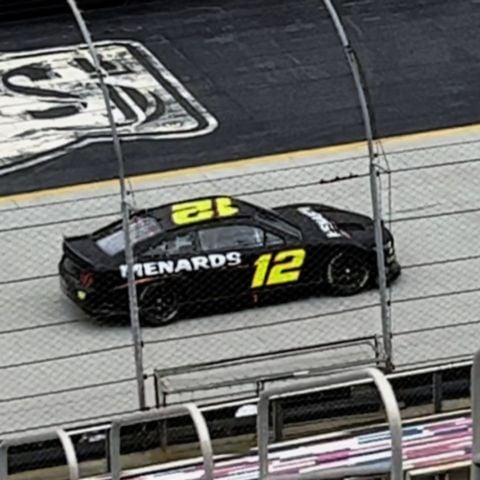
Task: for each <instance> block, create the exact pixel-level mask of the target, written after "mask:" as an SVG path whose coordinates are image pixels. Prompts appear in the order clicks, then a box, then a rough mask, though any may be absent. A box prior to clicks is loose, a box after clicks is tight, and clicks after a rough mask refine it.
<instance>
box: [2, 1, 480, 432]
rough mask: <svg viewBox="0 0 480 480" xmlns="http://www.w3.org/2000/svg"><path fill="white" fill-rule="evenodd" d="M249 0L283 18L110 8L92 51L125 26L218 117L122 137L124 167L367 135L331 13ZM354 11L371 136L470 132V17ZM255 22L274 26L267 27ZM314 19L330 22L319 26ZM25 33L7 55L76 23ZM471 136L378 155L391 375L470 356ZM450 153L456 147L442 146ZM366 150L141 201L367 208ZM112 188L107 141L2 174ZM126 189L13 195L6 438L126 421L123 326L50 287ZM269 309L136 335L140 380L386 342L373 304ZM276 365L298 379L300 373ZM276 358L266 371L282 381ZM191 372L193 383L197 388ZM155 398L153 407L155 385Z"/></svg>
mask: <svg viewBox="0 0 480 480" xmlns="http://www.w3.org/2000/svg"><path fill="white" fill-rule="evenodd" d="M185 5H186V6H185ZM258 5H263V8H270V9H274V2H266V1H265V2H263V3H262V4H259V3H253V2H252V3H242V2H235V6H234V7H229V6H227V5H224V4H223V3H222V4H221V5H219V4H215V5H212V6H211V8H202V10H201V13H202V14H201V15H198V13H199V12H198V10H197V8H196V7H194V6H193V3H192V4H182V7H181V8H180V9H179V8H178V7H174V6H171V8H170V9H169V11H168V12H164V13H158V12H157V13H155V14H152V13H151V12H148V14H147V12H142V11H140V12H137V13H136V15H138V16H137V17H135V16H134V18H133V19H132V13H133V12H132V11H131V10H130V11H125V15H124V16H120V18H118V22H116V28H115V30H113V29H112V28H111V27H107V26H106V18H105V15H104V14H100V13H98V14H95V15H93V16H92V18H91V23H92V26H93V29H94V33H95V32H96V33H97V35H96V38H98V39H102V38H107V37H108V38H125V35H126V34H127V33H128V36H129V37H130V38H131V37H133V38H137V39H139V38H140V39H141V40H143V41H144V42H145V43H146V44H147V45H148V47H149V48H150V49H151V50H153V51H155V52H160V51H161V58H162V61H164V62H165V64H167V65H168V67H169V68H170V69H171V70H172V71H173V72H174V73H175V74H176V75H177V76H178V77H179V78H180V79H181V81H182V82H183V83H184V84H185V85H187V86H188V88H189V90H190V91H191V92H193V94H194V96H195V98H197V99H199V100H200V101H201V103H202V104H203V105H205V106H206V107H207V109H208V110H209V111H210V112H212V113H213V114H214V115H215V117H216V118H217V119H218V122H219V127H218V129H217V130H216V131H215V132H214V133H212V134H210V135H208V136H205V137H201V138H197V139H194V140H184V141H176V142H173V141H172V142H169V141H162V142H135V144H133V143H132V144H129V143H126V144H125V153H126V157H127V158H128V159H134V161H131V162H129V163H128V168H129V172H130V173H143V172H151V171H159V170H171V169H177V168H181V167H186V166H192V165H194V166H195V165H199V164H209V163H215V162H220V161H224V160H227V159H236V158H242V157H247V156H253V155H258V154H262V153H272V152H278V151H290V150H295V149H298V148H305V147H313V146H318V145H328V144H332V143H339V142H344V141H349V140H353V139H356V138H359V137H360V136H361V135H362V128H361V124H360V119H359V114H358V109H357V106H356V103H355V101H354V99H353V97H352V95H351V93H352V91H351V84H350V83H349V81H348V80H347V78H348V77H347V76H346V68H345V65H344V64H343V63H342V61H343V59H342V60H340V58H341V56H340V54H341V52H340V51H339V49H338V46H335V45H336V43H335V42H336V38H335V37H334V36H333V32H332V30H331V26H328V27H327V25H329V23H328V22H327V20H326V18H325V16H322V15H318V17H317V15H316V13H317V9H316V5H317V4H316V2H313V1H312V2H296V3H295V4H294V6H293V7H292V6H289V8H288V10H287V7H286V6H284V7H282V6H278V5H277V4H276V7H275V9H274V10H275V11H274V12H272V13H271V14H270V15H265V14H264V15H261V12H260V10H259V7H258ZM358 5H360V4H358ZM362 5H363V7H362V8H361V9H360V7H358V8H357V4H356V3H353V4H348V5H347V4H345V5H343V8H344V10H345V13H346V14H347V16H348V18H349V20H348V25H349V27H350V33H351V35H352V36H354V37H355V41H356V44H358V50H359V54H360V56H361V57H362V58H363V59H364V63H365V67H366V70H367V72H368V75H369V85H370V88H371V96H372V102H373V104H374V106H375V111H376V120H377V128H378V132H379V134H381V135H382V136H384V135H387V134H390V133H400V132H406V131H418V130H427V129H430V128H432V127H440V126H450V125H457V124H466V123H473V122H476V121H477V120H478V113H479V106H478V102H476V101H475V99H476V98H477V93H476V91H477V90H476V78H477V77H478V75H477V73H478V72H477V71H476V69H477V68H478V67H477V62H476V58H475V56H476V53H475V49H474V48H473V46H474V41H475V34H474V32H475V28H474V26H475V25H476V24H478V16H479V14H478V10H477V9H478V4H475V3H473V2H472V3H470V2H466V1H465V2H463V1H460V2H455V3H453V2H446V1H445V2H433V1H432V2H422V3H421V5H417V6H418V7H419V10H416V9H413V7H409V6H407V5H406V4H403V3H399V2H395V3H394V2H372V3H362ZM408 5H410V4H408ZM229 9H232V10H229ZM419 11H420V12H421V15H419V14H418V12H419ZM366 12H368V13H366ZM147 16H148V21H147V20H146V18H147ZM259 17H260V18H261V19H262V20H261V21H262V22H265V23H267V27H268V28H267V27H266V28H265V29H262V28H258V27H259V24H258V22H259ZM188 19H190V21H187V20H188ZM317 21H318V22H324V23H322V24H321V25H320V27H319V25H318V24H317V23H316V22H317ZM207 23H208V25H209V28H205V25H206V24H207ZM102 25H103V26H102ZM179 25H181V26H182V28H180V27H179ZM322 25H323V26H325V28H321V26H322ZM160 26H161V27H162V28H161V29H160ZM122 29H123V30H122ZM242 29H244V30H242ZM327 30H328V33H327ZM20 31H21V29H19V28H18V25H17V26H12V27H8V28H7V27H6V28H4V29H2V32H1V33H0V42H1V43H2V45H3V47H2V50H12V51H16V50H23V49H33V48H39V47H42V46H45V47H47V46H48V47H51V46H55V45H59V43H61V42H63V43H69V42H71V43H75V42H77V41H78V38H76V37H75V38H74V35H75V34H74V31H75V30H74V28H73V26H71V25H68V24H67V23H66V22H57V21H53V20H52V21H47V22H42V23H41V24H40V23H39V24H34V23H32V24H31V25H29V26H28V31H29V35H25V34H22V33H20ZM22 31H23V30H22ZM160 31H161V34H160V33H159V32H160ZM46 32H47V33H46ZM48 32H52V33H51V34H48ZM262 32H263V33H262ZM239 40H241V41H239ZM319 45H322V46H325V45H328V48H326V47H325V48H323V49H320V48H319ZM335 50H336V51H335ZM334 51H335V54H334V53H333V52H334ZM319 54H321V59H320V57H318V56H317V55H319ZM319 65H320V66H321V67H322V71H321V73H319V71H318V69H317V67H318V66H319ZM426 65H428V67H426ZM399 67H402V68H399ZM215 68H216V70H215ZM325 72H326V73H325ZM331 72H337V74H333V73H331ZM242 75H243V76H242ZM340 79H344V82H345V83H341V82H340V81H339V80H340ZM478 141H479V134H478V131H476V130H475V129H473V131H462V132H456V133H453V134H451V135H445V136H444V137H442V136H437V137H434V138H433V139H431V140H425V139H423V140H421V141H415V140H407V141H406V142H404V143H403V144H396V145H395V144H393V145H391V146H390V147H388V146H386V148H387V150H388V151H389V152H390V153H389V156H388V158H389V161H390V163H391V166H392V169H393V170H394V171H395V170H397V172H396V173H394V175H393V177H392V178H393V183H392V192H393V208H392V218H393V220H394V223H393V230H394V234H395V236H396V238H397V242H398V251H399V256H400V260H401V262H402V263H403V264H404V265H405V266H406V268H405V271H404V275H403V276H402V278H401V279H400V280H399V282H397V284H396V285H395V286H394V288H393V289H392V295H393V301H394V303H393V309H392V318H393V324H394V331H395V333H396V336H395V338H394V346H395V362H396V364H397V365H398V366H399V367H402V366H403V367H409V366H413V365H417V366H418V365H422V364H428V363H431V362H432V361H450V360H452V359H460V358H464V357H465V356H468V355H470V354H471V353H472V352H473V351H474V350H475V348H476V347H477V346H478V343H479V342H478V339H479V336H478V333H479V332H478V324H477V321H478V314H477V310H478V309H477V305H478V287H479V285H478V275H477V271H478V262H479V260H478V258H479V257H480V252H479V249H478V242H477V238H478V231H479V230H480V225H479V222H478V208H479V204H478V195H476V191H477V190H478V183H477V180H476V178H477V177H478V175H477V173H476V172H477V170H478V168H479V166H478V165H479V164H478V159H477V156H478V155H477V151H478ZM464 142H470V143H466V144H464ZM442 143H443V144H446V145H448V146H445V147H436V146H435V145H437V144H442ZM159 145H161V148H159ZM429 145H430V147H431V148H429V149H427V150H424V151H423V150H418V148H420V147H421V148H423V147H425V146H429ZM397 150H400V151H402V152H403V153H395V151H397ZM405 150H406V151H405ZM364 153H365V149H364V146H362V147H358V148H354V149H353V151H352V149H348V148H347V149H340V150H339V151H328V152H326V153H325V152H324V153H321V152H310V154H303V155H300V156H298V155H295V154H292V155H290V156H289V155H286V156H285V157H280V158H274V159H272V160H270V161H266V162H258V163H255V162H252V163H251V164H249V163H247V162H239V163H238V166H237V167H235V166H231V165H230V166H228V167H227V168H219V169H218V170H215V169H211V170H208V169H207V170H201V169H200V170H198V171H197V172H192V171H189V172H187V173H185V175H184V176H182V177H175V178H174V177H172V178H170V177H168V176H165V177H155V176H153V177H150V178H145V179H143V180H140V181H139V182H138V185H137V186H136V188H135V190H136V192H137V193H136V200H137V202H138V203H139V204H156V203H161V202H162V201H165V200H171V198H172V195H175V198H179V199H180V198H188V197H190V196H192V194H194V195H201V194H210V193H213V192H215V193H216V192H218V191H225V192H227V193H229V194H238V195H241V196H242V197H244V198H247V199H249V200H253V201H258V202H260V203H262V204H265V205H274V204H278V203H285V200H286V198H287V199H288V201H290V200H291V201H302V200H305V201H311V200H312V199H315V201H324V202H326V203H327V202H330V203H334V204H335V205H339V206H344V207H347V208H354V209H356V210H360V211H364V212H366V213H369V212H370V197H369V190H368V179H367V178H366V173H367V167H368V165H367V163H366V159H365V157H364ZM107 158H108V159H109V160H108V161H107V160H105V159H107ZM452 161H454V162H457V163H454V164H452ZM350 174H353V175H355V176H357V175H358V177H357V178H354V179H352V180H345V181H342V182H336V183H331V184H326V185H323V186H319V184H318V181H319V179H322V178H323V179H327V180H328V179H333V178H335V177H337V176H341V177H343V176H348V175H350ZM114 175H115V169H114V167H113V166H112V162H111V154H110V147H109V146H107V145H105V146H99V145H96V146H95V147H87V148H86V149H84V150H82V151H77V152H76V153H73V154H69V156H68V158H67V157H65V158H58V159H56V160H53V161H51V162H49V163H45V164H43V165H42V166H39V167H35V168H32V169H30V170H25V171H23V172H21V173H18V174H11V175H6V176H2V177H0V191H1V192H2V193H4V194H5V193H13V192H20V191H31V190H39V189H42V188H45V187H48V186H57V185H64V184H68V183H80V182H83V181H92V180H97V179H104V178H109V177H111V176H114ZM192 181H193V182H195V183H194V184H193V185H192V184H191V182H192ZM169 185H170V186H169ZM116 191H117V188H116V185H114V184H106V185H103V186H99V187H98V188H97V189H94V190H91V189H90V190H86V189H75V188H74V189H72V190H70V191H68V190H67V191H65V192H63V193H61V194H59V195H55V196H54V197H51V196H49V195H48V194H46V195H44V196H40V195H35V194H34V195H32V196H31V197H23V198H22V197H12V198H10V199H8V198H7V199H5V200H6V201H3V202H2V211H1V219H2V231H1V239H0V242H1V244H2V251H3V252H6V255H5V256H4V257H3V260H2V270H1V276H0V282H1V288H2V298H3V299H5V300H4V301H2V304H1V318H2V329H1V330H2V335H0V352H1V365H0V384H1V385H2V390H1V392H2V393H1V397H0V416H1V418H2V424H1V429H0V434H2V435H5V434H8V433H11V432H14V431H19V430H28V429H32V428H39V427H42V426H46V425H49V424H65V423H77V422H80V423H82V422H85V421H94V420H95V419H101V418H104V417H105V416H108V415H111V414H113V413H119V412H122V411H129V410H134V409H135V406H136V394H135V382H134V381H133V380H132V377H133V375H134V369H133V362H132V358H133V351H132V348H131V340H130V334H129V330H128V328H126V327H125V326H112V325H103V324H97V323H94V322H91V321H88V320H87V319H85V318H84V316H83V315H82V314H81V313H80V312H79V311H78V310H77V309H76V308H75V307H73V306H72V305H71V304H70V303H69V302H68V301H66V300H65V299H63V298H62V296H61V295H60V294H59V290H58V278H57V277H56V264H57V261H58V258H59V255H60V243H61V237H62V235H64V234H74V233H78V232H81V231H88V230H89V229H91V228H93V227H94V226H97V225H101V224H103V223H104V222H105V221H107V220H109V219H110V218H113V217H114V216H115V214H116V212H117V211H118V198H117V197H116V196H114V195H112V194H113V193H114V192H115V193H116ZM387 200H388V199H387V196H386V192H385V198H384V201H385V202H387ZM25 207H27V208H25ZM259 312H260V310H255V309H253V310H249V311H246V312H243V313H230V314H226V315H215V316H212V317H208V318H202V319H198V320H197V319H195V320H187V321H183V322H179V323H178V324H174V325H172V326H170V327H168V328H167V329H145V330H144V339H145V350H144V352H145V367H146V371H147V373H151V372H152V370H153V368H157V367H169V366H177V365H185V364H194V363H196V362H205V361H210V360H218V359H222V358H232V357H235V356H238V355H239V354H242V355H243V354H252V355H253V354H259V353H264V352H268V351H272V350H278V349H283V348H295V347H298V346H305V345H313V344H318V343H326V342H329V341H338V340H352V339H357V338H359V337H365V336H371V335H375V334H379V333H380V324H379V308H378V295H377V293H376V292H367V293H365V294H362V295H359V296H356V297H352V298H349V299H332V298H312V299H308V300H303V301H298V302H294V303H290V304H285V305H279V306H275V307H267V308H264V309H262V310H261V315H260V314H259ZM259 319H261V324H260V323H259ZM200 320H201V321H200ZM371 353H372V352H371V350H370V349H369V348H364V347H363V346H355V347H352V349H350V350H349V349H346V350H344V351H342V352H341V353H340V352H339V351H338V350H337V351H330V352H327V353H325V354H321V355H312V356H304V357H299V359H298V366H299V368H300V367H302V368H303V367H305V365H314V364H322V363H323V364H330V363H331V362H332V361H333V360H335V361H336V362H341V361H342V360H343V359H345V358H346V357H348V358H350V359H355V360H358V361H360V360H365V359H370V358H371ZM285 363H288V364H290V365H289V366H290V367H291V364H292V361H291V360H287V361H286V362H285ZM285 363H284V364H282V363H281V362H276V363H272V364H268V365H266V364H263V365H261V366H262V368H263V369H265V368H266V367H268V369H269V370H271V371H275V369H278V370H282V369H283V368H284V367H285ZM259 367H260V365H253V366H251V367H249V369H255V368H259ZM242 370H243V371H242ZM244 371H245V368H242V367H240V368H237V369H231V370H229V371H225V373H224V375H228V376H229V377H230V378H231V377H233V378H235V377H236V376H237V377H238V378H241V377H242V376H243V375H244V373H245V372H244ZM199 377H200V376H198V375H197V376H196V377H195V378H187V379H186V380H187V381H188V382H189V383H193V384H195V381H198V382H199V380H201V378H199ZM149 385H150V383H149ZM148 394H149V398H148V401H149V404H152V402H153V399H152V397H153V395H152V390H151V388H150V387H149V389H148Z"/></svg>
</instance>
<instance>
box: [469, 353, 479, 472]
mask: <svg viewBox="0 0 480 480" xmlns="http://www.w3.org/2000/svg"><path fill="white" fill-rule="evenodd" d="M470 380H471V384H470V391H471V404H472V428H473V434H472V437H473V438H472V465H471V467H470V480H480V350H477V352H476V353H475V355H474V357H473V365H472V371H471V377H470Z"/></svg>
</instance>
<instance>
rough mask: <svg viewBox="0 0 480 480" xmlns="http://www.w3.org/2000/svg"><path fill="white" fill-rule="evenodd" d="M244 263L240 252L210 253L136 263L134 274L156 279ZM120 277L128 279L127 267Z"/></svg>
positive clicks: (122, 270)
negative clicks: (157, 277)
mask: <svg viewBox="0 0 480 480" xmlns="http://www.w3.org/2000/svg"><path fill="white" fill-rule="evenodd" d="M241 263H242V255H241V253H240V252H227V253H210V254H209V255H198V256H195V257H190V258H179V259H176V260H160V261H158V262H142V263H135V264H134V266H133V272H134V274H135V277H137V278H142V277H154V276H159V275H172V274H175V273H180V272H196V271H199V270H211V269H217V268H222V267H234V266H236V265H240V264H241ZM120 275H121V276H122V277H123V278H127V265H121V266H120Z"/></svg>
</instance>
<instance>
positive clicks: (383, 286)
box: [322, 0, 393, 369]
mask: <svg viewBox="0 0 480 480" xmlns="http://www.w3.org/2000/svg"><path fill="white" fill-rule="evenodd" d="M322 1H323V3H324V5H325V7H326V9H327V11H328V13H329V15H330V18H331V20H332V22H333V25H334V27H335V30H336V31H337V34H338V37H339V38H340V42H341V43H342V47H343V50H344V52H345V56H346V58H347V61H348V64H349V66H350V70H351V72H352V76H353V80H354V83H355V88H356V90H357V94H358V100H359V102H360V108H361V111H362V117H363V123H364V127H365V137H366V140H367V146H368V157H369V174H370V193H371V197H372V208H373V220H374V227H375V245H376V253H377V270H378V288H379V295H380V309H381V319H382V335H383V350H384V355H385V361H386V364H387V368H388V369H391V368H392V366H393V351H392V323H391V318H390V311H389V300H388V294H387V276H386V272H385V253H384V250H383V222H382V211H381V202H380V194H379V191H378V184H377V177H378V175H379V171H378V169H377V164H376V158H377V154H376V152H375V147H374V142H373V128H372V121H371V115H370V109H369V106H368V102H367V96H366V94H365V86H364V82H363V80H362V75H361V73H360V68H359V64H358V61H357V58H356V55H355V51H354V49H353V47H352V45H351V44H350V41H349V39H348V37H347V34H346V31H345V29H344V28H343V24H342V22H341V20H340V17H339V15H338V13H337V10H336V9H335V7H334V5H333V3H332V1H331V0H322Z"/></svg>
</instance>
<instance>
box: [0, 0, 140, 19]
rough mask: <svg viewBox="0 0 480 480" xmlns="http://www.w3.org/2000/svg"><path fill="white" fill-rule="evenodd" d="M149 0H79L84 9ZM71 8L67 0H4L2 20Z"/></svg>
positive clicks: (2, 3)
mask: <svg viewBox="0 0 480 480" xmlns="http://www.w3.org/2000/svg"><path fill="white" fill-rule="evenodd" d="M147 1H148V0H77V3H78V6H79V7H80V8H81V9H83V10H92V9H101V8H112V7H118V6H128V5H130V6H134V5H135V4H137V3H138V4H140V3H146V2H147ZM69 12H70V9H69V7H68V5H67V2H66V0H2V2H1V10H0V21H15V20H24V19H25V18H40V17H44V16H48V15H57V14H66V13H69Z"/></svg>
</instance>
